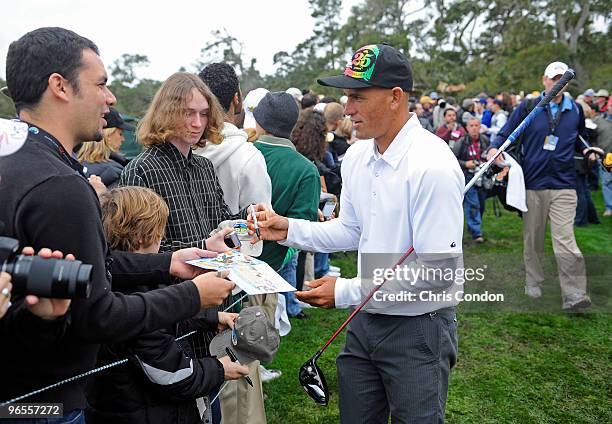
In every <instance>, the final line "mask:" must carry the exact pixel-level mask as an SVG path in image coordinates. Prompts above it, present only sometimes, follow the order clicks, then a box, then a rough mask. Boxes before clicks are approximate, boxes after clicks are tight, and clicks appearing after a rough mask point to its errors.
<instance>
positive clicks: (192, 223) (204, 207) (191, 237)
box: [119, 143, 246, 358]
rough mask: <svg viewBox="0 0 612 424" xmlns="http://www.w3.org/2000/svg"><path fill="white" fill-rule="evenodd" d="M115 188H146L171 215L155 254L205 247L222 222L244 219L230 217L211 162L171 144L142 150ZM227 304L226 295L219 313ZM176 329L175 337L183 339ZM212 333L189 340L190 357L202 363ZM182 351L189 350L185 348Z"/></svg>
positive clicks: (179, 331) (244, 212) (183, 345)
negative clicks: (166, 206)
mask: <svg viewBox="0 0 612 424" xmlns="http://www.w3.org/2000/svg"><path fill="white" fill-rule="evenodd" d="M119 185H120V186H141V187H147V188H150V189H151V190H153V191H154V192H156V193H157V194H159V195H160V196H161V197H162V198H163V199H164V200H165V201H166V203H167V204H168V209H170V215H169V216H168V223H167V225H166V234H165V237H164V239H163V240H162V244H161V247H160V251H162V252H164V251H175V250H179V249H182V248H185V247H200V248H205V243H204V240H205V239H207V238H208V237H209V236H210V232H211V231H212V230H214V229H215V228H217V226H218V225H219V223H220V222H221V221H225V220H227V219H239V218H245V217H246V208H245V209H244V210H242V211H240V213H239V214H238V215H232V214H231V212H230V210H229V208H228V207H227V205H226V204H225V201H224V200H223V189H222V188H221V185H219V180H218V179H217V175H216V174H215V170H214V167H213V164H212V162H211V161H210V160H209V159H207V158H205V157H202V156H198V155H194V154H193V153H192V151H191V150H190V151H189V156H187V157H185V156H183V154H182V153H181V152H179V151H178V149H177V148H176V147H174V146H173V145H172V144H171V143H164V144H156V145H153V146H151V147H150V148H148V149H145V150H144V151H143V152H142V153H140V154H139V155H138V156H137V157H136V158H134V159H133V160H132V161H130V163H129V164H128V165H127V166H126V167H125V168H124V169H123V173H122V174H121V179H120V180H119ZM231 302H232V297H231V296H230V297H229V298H228V299H227V300H226V301H225V302H224V304H223V305H222V306H221V308H220V310H223V309H225V308H226V307H227V306H229V305H230V304H231ZM184 333H185V331H183V330H182V329H181V325H180V324H179V327H178V331H177V335H179V336H180V335H182V334H184ZM212 337H214V333H205V332H199V334H196V335H194V336H191V337H189V338H188V339H186V340H185V341H187V340H189V341H190V342H191V343H190V344H191V346H190V347H191V349H192V352H191V353H192V354H193V355H195V357H197V358H201V357H203V356H205V355H207V354H208V345H209V344H210V340H212ZM182 347H183V348H184V349H185V350H187V351H189V350H188V346H187V345H186V343H183V344H182Z"/></svg>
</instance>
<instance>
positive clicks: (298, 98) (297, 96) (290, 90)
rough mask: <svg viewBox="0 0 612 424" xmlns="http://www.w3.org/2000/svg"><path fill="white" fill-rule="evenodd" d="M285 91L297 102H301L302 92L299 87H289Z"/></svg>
mask: <svg viewBox="0 0 612 424" xmlns="http://www.w3.org/2000/svg"><path fill="white" fill-rule="evenodd" d="M285 93H287V94H291V95H292V96H293V98H294V99H295V100H296V101H297V102H301V101H302V97H303V96H302V92H301V91H300V89H299V88H295V87H290V88H288V89H287V90H285Z"/></svg>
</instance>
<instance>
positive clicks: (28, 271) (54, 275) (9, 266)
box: [0, 237, 93, 299]
mask: <svg viewBox="0 0 612 424" xmlns="http://www.w3.org/2000/svg"><path fill="white" fill-rule="evenodd" d="M18 249H19V242H18V241H17V240H15V239H13V238H9V237H0V271H4V272H7V273H9V274H11V282H12V283H13V294H17V295H29V294H32V295H36V296H40V297H47V298H56V299H77V298H79V299H86V298H88V297H89V293H90V292H91V272H92V269H93V267H92V266H91V265H88V264H84V263H83V262H81V261H76V260H75V261H68V260H65V259H55V258H50V259H45V258H41V257H40V256H25V255H19V254H17V251H18Z"/></svg>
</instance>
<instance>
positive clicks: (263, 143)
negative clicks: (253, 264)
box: [253, 135, 321, 270]
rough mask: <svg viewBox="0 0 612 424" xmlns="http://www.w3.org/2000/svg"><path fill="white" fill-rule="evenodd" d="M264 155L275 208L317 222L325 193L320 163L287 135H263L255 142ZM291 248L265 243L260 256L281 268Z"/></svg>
mask: <svg viewBox="0 0 612 424" xmlns="http://www.w3.org/2000/svg"><path fill="white" fill-rule="evenodd" d="M253 144H254V146H255V147H256V148H258V149H259V151H260V152H261V153H262V154H263V156H264V159H265V160H266V166H267V168H268V175H269V176H270V180H271V181H272V207H273V208H274V211H275V212H276V213H277V214H279V215H282V216H286V217H288V218H301V219H307V220H310V221H317V220H318V216H317V210H318V208H319V198H320V196H321V180H320V177H319V171H317V168H316V166H314V164H313V163H312V162H310V161H309V160H308V159H306V158H305V157H304V156H302V155H301V154H300V153H298V152H297V151H296V150H295V146H294V145H293V143H292V142H291V141H289V140H287V139H285V138H279V137H273V136H271V135H262V136H261V137H259V139H258V140H257V141H256V142H255V143H253ZM286 253H287V247H285V246H281V245H280V244H278V243H276V242H264V247H263V252H262V254H261V256H260V257H259V258H258V259H261V260H263V261H265V262H266V263H268V265H270V266H271V267H272V268H273V269H275V270H279V269H280V267H281V266H282V264H283V259H284V258H285V254H286Z"/></svg>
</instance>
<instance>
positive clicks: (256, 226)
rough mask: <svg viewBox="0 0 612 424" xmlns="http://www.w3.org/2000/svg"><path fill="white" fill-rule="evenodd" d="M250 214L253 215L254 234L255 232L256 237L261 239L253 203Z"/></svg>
mask: <svg viewBox="0 0 612 424" xmlns="http://www.w3.org/2000/svg"><path fill="white" fill-rule="evenodd" d="M251 216H252V217H253V225H254V226H255V234H257V238H258V239H260V240H261V233H260V232H259V224H258V223H257V214H256V213H255V205H251Z"/></svg>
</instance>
